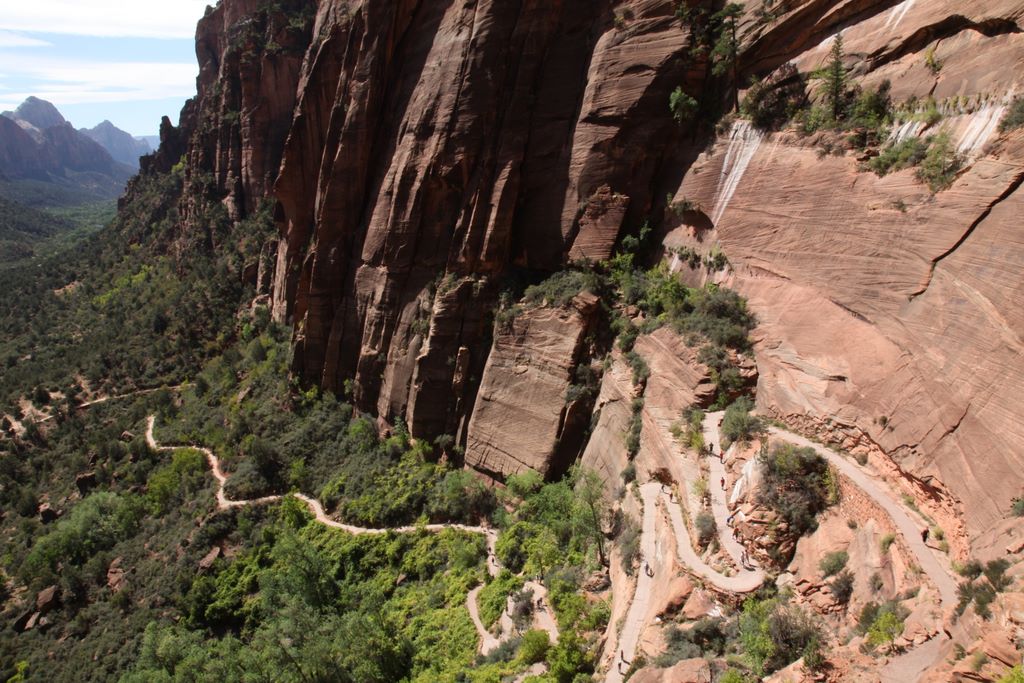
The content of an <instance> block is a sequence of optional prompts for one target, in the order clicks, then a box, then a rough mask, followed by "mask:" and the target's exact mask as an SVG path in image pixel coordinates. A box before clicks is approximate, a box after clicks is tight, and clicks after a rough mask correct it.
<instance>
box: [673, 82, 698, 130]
mask: <svg viewBox="0 0 1024 683" xmlns="http://www.w3.org/2000/svg"><path fill="white" fill-rule="evenodd" d="M668 108H669V111H671V112H672V118H674V119H675V120H676V123H679V124H683V123H689V122H690V121H692V120H693V118H694V117H695V116H696V115H697V109H698V108H699V105H698V104H697V100H695V99H694V98H693V97H691V96H690V95H688V94H686V93H685V92H683V89H682V88H681V87H679V86H676V89H675V90H673V91H672V94H671V95H669V96H668Z"/></svg>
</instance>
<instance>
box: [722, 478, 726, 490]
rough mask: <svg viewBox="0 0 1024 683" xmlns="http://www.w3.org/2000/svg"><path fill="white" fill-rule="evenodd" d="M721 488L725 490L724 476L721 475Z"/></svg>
mask: <svg viewBox="0 0 1024 683" xmlns="http://www.w3.org/2000/svg"><path fill="white" fill-rule="evenodd" d="M722 490H723V491H724V490H725V477H722Z"/></svg>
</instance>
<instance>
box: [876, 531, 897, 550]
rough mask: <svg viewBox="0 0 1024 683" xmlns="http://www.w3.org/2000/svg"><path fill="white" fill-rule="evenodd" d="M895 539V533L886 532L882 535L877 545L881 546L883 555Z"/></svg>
mask: <svg viewBox="0 0 1024 683" xmlns="http://www.w3.org/2000/svg"><path fill="white" fill-rule="evenodd" d="M895 541H896V535H895V534H886V535H885V536H882V540H881V541H880V542H879V547H880V548H881V550H882V554H883V555H884V554H885V553H887V552H889V548H890V546H892V544H893V543H894V542H895Z"/></svg>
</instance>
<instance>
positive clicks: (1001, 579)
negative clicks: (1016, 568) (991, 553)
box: [985, 557, 1013, 593]
mask: <svg viewBox="0 0 1024 683" xmlns="http://www.w3.org/2000/svg"><path fill="white" fill-rule="evenodd" d="M1009 568H1010V562H1009V560H1007V559H1005V558H1002V557H1000V558H997V559H995V560H990V561H989V562H988V563H987V564H986V565H985V578H986V579H988V582H989V583H990V584H992V588H994V589H995V590H996V591H998V592H1000V593H1001V592H1003V591H1004V590H1006V589H1007V588H1009V587H1010V586H1011V585H1012V584H1013V579H1012V578H1010V577H1009V576H1006V570H1007V569H1009Z"/></svg>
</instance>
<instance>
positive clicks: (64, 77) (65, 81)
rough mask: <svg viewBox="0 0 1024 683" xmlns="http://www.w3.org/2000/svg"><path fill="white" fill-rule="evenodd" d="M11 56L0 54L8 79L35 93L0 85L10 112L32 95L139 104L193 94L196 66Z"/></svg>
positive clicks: (74, 101) (70, 101) (65, 100)
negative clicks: (26, 83) (23, 83)
mask: <svg viewBox="0 0 1024 683" xmlns="http://www.w3.org/2000/svg"><path fill="white" fill-rule="evenodd" d="M12 60H13V58H12V55H11V53H3V52H0V63H6V64H7V67H8V69H7V78H15V79H18V81H23V80H24V79H28V80H30V81H31V83H32V90H31V91H30V92H29V91H26V92H13V90H16V89H17V87H18V86H13V87H12V86H9V85H7V84H4V83H0V91H2V92H3V94H2V95H0V99H2V102H0V107H2V108H10V106H11V104H14V105H15V106H16V105H17V104H18V103H20V102H22V101H23V100H24V99H25V98H27V97H28V96H29V95H35V96H36V97H39V98H42V99H44V100H48V101H50V102H52V103H54V104H55V105H57V106H60V105H62V104H89V103H97V102H137V101H142V100H162V99H168V98H173V97H180V98H188V97H191V96H192V95H194V94H195V91H196V85H195V78H196V74H197V73H198V71H199V67H198V66H196V65H195V64H176V63H159V62H107V61H82V60H75V59H57V58H44V59H33V60H26V59H21V60H17V61H12Z"/></svg>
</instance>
